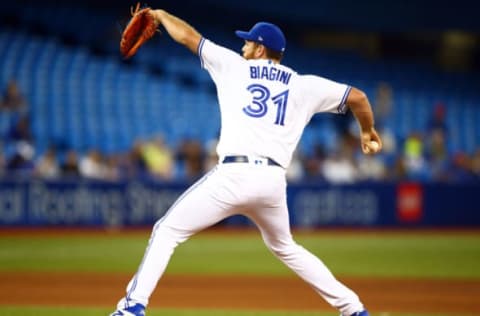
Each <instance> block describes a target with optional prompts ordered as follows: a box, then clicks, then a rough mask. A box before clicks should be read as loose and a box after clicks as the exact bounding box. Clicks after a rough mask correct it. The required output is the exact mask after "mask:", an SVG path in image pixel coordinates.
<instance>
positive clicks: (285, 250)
mask: <svg viewBox="0 0 480 316" xmlns="http://www.w3.org/2000/svg"><path fill="white" fill-rule="evenodd" d="M267 246H268V248H269V249H270V250H271V251H272V252H273V253H274V254H275V255H276V256H277V257H280V258H286V257H290V256H292V255H294V254H295V253H296V252H297V251H298V249H299V247H300V246H299V245H297V244H296V243H295V242H294V241H293V240H291V241H288V242H276V243H267Z"/></svg>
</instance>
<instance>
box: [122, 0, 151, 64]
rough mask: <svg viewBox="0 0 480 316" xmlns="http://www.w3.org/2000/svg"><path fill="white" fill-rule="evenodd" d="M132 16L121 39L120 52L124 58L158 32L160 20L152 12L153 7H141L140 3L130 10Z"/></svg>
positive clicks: (128, 56) (130, 55)
mask: <svg viewBox="0 0 480 316" xmlns="http://www.w3.org/2000/svg"><path fill="white" fill-rule="evenodd" d="M130 11H131V14H132V18H131V19H130V21H129V22H128V25H127V27H126V28H125V30H123V33H122V39H121V41H120V52H121V54H122V55H123V57H124V58H130V57H132V56H133V55H135V53H136V52H137V50H138V49H139V48H140V46H142V45H143V44H144V43H145V42H146V41H148V40H149V39H151V38H152V37H153V35H155V32H157V27H158V22H157V20H156V19H155V17H154V16H153V14H152V12H153V11H152V9H151V8H149V7H145V8H143V9H140V3H138V4H137V6H136V8H135V10H133V8H132V9H131V10H130Z"/></svg>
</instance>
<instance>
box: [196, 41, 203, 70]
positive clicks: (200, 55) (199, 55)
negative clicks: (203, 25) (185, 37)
mask: <svg viewBox="0 0 480 316" xmlns="http://www.w3.org/2000/svg"><path fill="white" fill-rule="evenodd" d="M203 44H205V38H204V37H202V39H201V40H200V43H198V48H197V55H198V57H200V64H201V66H202V68H203V65H204V62H203V57H202V50H203Z"/></svg>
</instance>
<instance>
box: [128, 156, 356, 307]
mask: <svg viewBox="0 0 480 316" xmlns="http://www.w3.org/2000/svg"><path fill="white" fill-rule="evenodd" d="M235 214H242V215H245V216H247V217H248V218H250V219H251V220H252V221H253V222H254V223H255V224H256V225H257V227H258V228H259V230H260V232H261V234H262V237H263V240H264V242H265V244H266V245H267V247H268V249H270V251H272V253H273V254H274V255H275V256H276V257H277V258H279V259H280V260H281V261H282V262H283V263H284V264H285V265H287V266H288V267H289V268H290V269H291V270H293V271H294V272H295V273H296V274H298V275H299V276H300V277H301V278H302V279H303V280H305V281H306V282H307V283H308V284H310V285H311V286H312V287H313V289H314V290H315V291H316V292H317V293H318V294H319V295H321V296H322V297H323V298H324V299H325V300H326V301H327V302H328V303H329V304H330V305H332V306H333V307H335V308H337V309H338V310H339V311H340V312H341V313H342V314H343V315H351V314H353V313H355V312H358V311H361V310H363V306H362V303H361V302H360V301H359V298H358V296H357V295H356V294H355V293H354V292H353V291H351V290H350V289H349V288H347V287H346V286H344V285H343V284H342V283H340V282H339V281H338V280H336V279H335V277H334V276H333V275H332V273H331V272H330V271H329V270H328V268H327V267H326V266H325V265H324V264H323V262H322V261H321V260H319V259H318V258H317V257H316V256H314V255H313V254H312V253H310V252H309V251H307V250H305V249H304V248H303V247H301V246H300V245H298V244H297V243H296V242H295V241H294V240H293V238H292V235H291V232H290V224H289V217H288V209H287V200H286V179H285V170H284V169H282V168H280V167H277V166H269V165H266V164H263V165H253V164H250V163H228V164H219V165H218V166H216V167H215V168H214V169H213V170H212V171H210V172H209V173H208V174H206V175H205V176H204V177H203V178H201V179H200V180H199V181H197V183H195V184H194V185H192V186H191V187H190V188H189V189H188V190H187V191H186V192H185V193H184V194H183V195H182V196H180V197H179V198H178V200H177V201H176V202H175V203H174V204H173V205H172V206H171V208H170V209H169V210H168V212H167V213H166V214H165V216H164V217H162V218H161V219H160V220H159V221H158V222H157V223H156V224H155V226H154V228H153V232H152V235H151V237H150V241H149V244H148V247H147V249H146V251H145V255H144V258H143V261H142V263H141V265H140V267H139V269H138V271H137V273H136V275H135V276H134V277H133V279H132V280H131V281H130V283H129V284H128V286H127V296H126V297H125V298H124V299H122V300H121V301H120V302H119V308H122V307H125V306H129V305H130V304H132V303H134V302H139V303H141V304H143V305H145V306H146V305H147V304H148V300H149V298H150V296H151V294H152V292H153V291H154V289H155V287H156V285H157V283H158V280H159V279H160V277H161V276H162V274H163V273H164V271H165V269H166V267H167V264H168V262H169V260H170V258H171V256H172V254H173V251H174V249H175V247H176V246H177V245H178V244H180V243H182V242H184V241H186V240H187V239H188V238H189V237H190V236H192V235H194V234H195V233H197V232H199V231H201V230H203V229H205V228H208V227H210V226H212V225H214V224H215V223H217V222H219V221H221V220H223V219H225V218H227V217H229V216H232V215H235Z"/></svg>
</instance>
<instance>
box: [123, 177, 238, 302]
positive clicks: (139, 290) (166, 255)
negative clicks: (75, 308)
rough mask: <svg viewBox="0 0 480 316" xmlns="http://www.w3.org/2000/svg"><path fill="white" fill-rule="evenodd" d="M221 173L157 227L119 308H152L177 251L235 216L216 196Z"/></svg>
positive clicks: (193, 190)
mask: <svg viewBox="0 0 480 316" xmlns="http://www.w3.org/2000/svg"><path fill="white" fill-rule="evenodd" d="M216 173H218V171H213V172H212V173H211V174H208V175H206V176H205V177H203V178H202V179H200V180H199V181H198V182H197V183H195V184H194V185H193V186H192V187H190V188H189V189H188V190H187V191H186V192H185V193H184V194H183V195H182V196H181V197H180V198H178V200H177V201H176V202H175V203H174V204H173V205H172V207H171V208H170V209H169V210H168V212H167V213H166V214H165V216H164V217H162V218H161V219H160V220H159V221H158V222H157V223H156V224H155V226H154V228H153V231H152V234H151V237H150V241H149V244H148V246H147V249H146V251H145V254H144V257H143V261H142V263H141V264H140V267H139V269H138V271H137V273H136V274H135V276H134V277H133V279H132V280H131V281H130V282H129V284H128V286H127V295H126V297H125V298H124V299H122V300H121V301H120V302H119V304H118V308H119V309H122V308H125V307H128V306H134V305H135V304H136V303H140V304H142V305H143V306H146V305H147V304H148V301H149V298H150V296H151V294H152V292H153V291H154V289H155V287H156V285H157V283H158V280H159V279H160V277H161V276H162V275H163V273H164V271H165V269H166V267H167V264H168V262H169V261H170V258H171V256H172V254H173V252H174V249H175V248H176V246H177V245H179V244H180V243H182V242H184V241H186V240H187V239H188V238H189V237H191V236H192V235H193V234H195V233H197V232H198V231H200V230H202V229H204V228H207V227H209V226H211V225H213V224H215V223H217V222H218V221H220V220H222V219H224V218H225V217H227V216H229V215H231V210H230V209H229V203H224V202H220V200H219V199H218V198H215V197H214V196H213V192H214V190H213V187H216V188H217V189H218V185H219V182H220V181H221V179H220V178H219V177H217V175H216Z"/></svg>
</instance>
